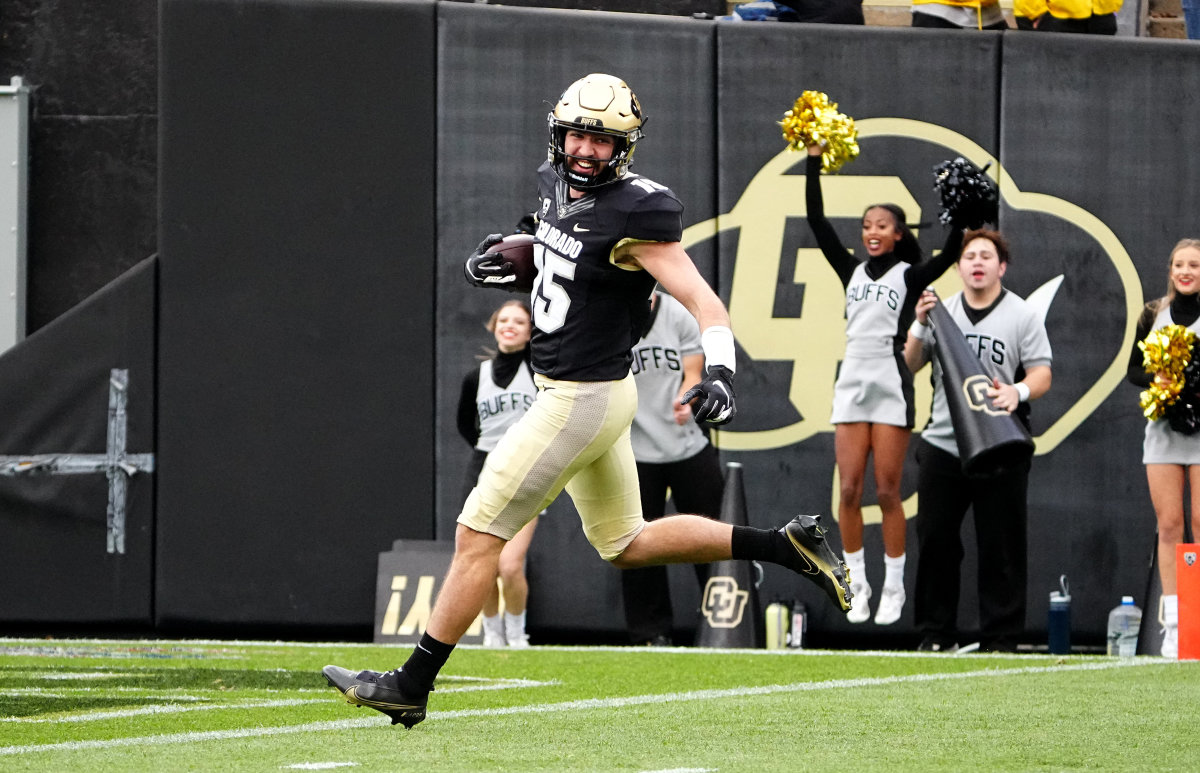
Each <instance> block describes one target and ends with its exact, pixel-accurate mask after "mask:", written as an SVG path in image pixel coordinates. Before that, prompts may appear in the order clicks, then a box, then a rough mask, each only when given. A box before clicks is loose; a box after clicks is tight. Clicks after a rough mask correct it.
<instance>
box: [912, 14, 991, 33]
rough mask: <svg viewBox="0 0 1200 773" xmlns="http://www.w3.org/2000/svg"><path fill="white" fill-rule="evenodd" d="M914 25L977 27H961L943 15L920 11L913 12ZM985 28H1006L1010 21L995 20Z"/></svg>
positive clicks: (950, 27) (940, 27)
mask: <svg viewBox="0 0 1200 773" xmlns="http://www.w3.org/2000/svg"><path fill="white" fill-rule="evenodd" d="M912 26H913V27H925V28H927V29H939V30H973V29H975V27H960V26H958V25H957V24H955V23H954V22H952V21H946V20H945V19H943V18H942V17H941V16H934V15H933V14H928V13H921V12H920V11H916V12H914V13H913V15H912ZM984 29H985V30H1006V29H1008V22H1006V21H998V22H995V23H994V24H989V25H988V26H986V27H984Z"/></svg>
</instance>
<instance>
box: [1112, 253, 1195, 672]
mask: <svg viewBox="0 0 1200 773" xmlns="http://www.w3.org/2000/svg"><path fill="white" fill-rule="evenodd" d="M1198 291H1200V239H1184V240H1182V241H1180V242H1179V243H1178V244H1176V245H1175V248H1174V249H1173V250H1171V257H1170V260H1169V261H1168V262H1167V294H1166V295H1164V296H1163V297H1161V298H1159V299H1157V300H1154V301H1151V302H1150V303H1147V304H1146V308H1145V310H1144V311H1143V312H1142V316H1141V318H1140V319H1139V320H1138V325H1137V335H1136V336H1135V338H1134V341H1135V343H1134V346H1133V352H1132V354H1131V355H1130V358H1129V381H1131V382H1132V383H1134V384H1136V385H1137V386H1139V387H1142V388H1143V389H1145V388H1147V387H1149V386H1150V384H1151V382H1152V380H1155V379H1158V380H1160V383H1163V385H1164V386H1165V380H1166V376H1165V375H1164V374H1157V375H1151V374H1150V373H1147V372H1146V371H1145V368H1144V366H1143V364H1142V363H1143V355H1142V351H1141V349H1139V348H1138V346H1137V342H1138V341H1143V340H1145V339H1146V336H1147V335H1149V334H1150V333H1151V332H1152V331H1154V330H1158V329H1160V328H1162V327H1166V326H1167V325H1182V326H1183V327H1186V328H1188V329H1189V330H1191V331H1192V332H1194V333H1197V334H1200V292H1198ZM1142 463H1143V464H1145V465H1146V481H1147V482H1148V483H1149V486H1150V501H1151V503H1153V505H1154V517H1155V519H1156V520H1157V521H1158V576H1159V580H1161V582H1162V598H1161V600H1160V601H1159V620H1160V622H1161V623H1162V625H1163V640H1162V655H1163V656H1164V657H1169V658H1174V657H1177V656H1178V649H1179V648H1178V626H1179V597H1178V596H1177V595H1176V579H1175V546H1176V545H1178V544H1179V543H1181V542H1183V536H1184V535H1183V526H1184V516H1183V502H1184V489H1188V490H1189V491H1190V494H1191V510H1192V534H1193V536H1194V535H1195V534H1196V533H1197V528H1200V434H1184V433H1182V432H1178V431H1176V430H1174V429H1172V428H1171V426H1170V422H1168V421H1166V420H1165V419H1159V420H1157V421H1148V422H1147V423H1146V436H1145V440H1144V442H1143V445H1142Z"/></svg>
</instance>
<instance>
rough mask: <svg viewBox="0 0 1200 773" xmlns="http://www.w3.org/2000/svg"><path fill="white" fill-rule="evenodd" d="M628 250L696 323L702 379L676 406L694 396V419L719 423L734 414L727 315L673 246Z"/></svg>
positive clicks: (679, 249)
mask: <svg viewBox="0 0 1200 773" xmlns="http://www.w3.org/2000/svg"><path fill="white" fill-rule="evenodd" d="M631 251H632V254H633V256H634V257H635V258H636V259H637V261H638V263H639V264H640V265H641V267H642V268H644V269H645V270H646V271H649V272H650V275H651V276H653V277H654V278H655V279H656V280H658V283H659V284H660V285H662V287H663V289H664V290H666V291H667V292H669V293H670V294H671V295H672V296H674V298H675V300H677V301H679V302H680V303H682V304H683V305H684V307H685V308H686V309H687V310H688V311H690V312H691V313H692V316H694V317H695V318H696V322H698V323H699V325H700V331H701V332H700V343H701V345H702V346H703V347H704V360H705V368H704V378H703V379H701V381H700V383H698V384H696V385H695V386H693V387H692V388H691V389H689V390H688V391H687V393H685V394H684V395H683V397H681V398H680V402H683V403H688V402H691V401H692V400H695V399H697V398H699V400H700V402H699V405H700V407H699V409H698V410H697V412H696V419H697V420H698V421H704V422H708V423H709V424H725V423H726V422H728V421H730V420H731V419H733V417H734V416H735V415H737V405H736V401H735V396H734V392H733V374H734V371H735V370H736V362H735V357H734V346H733V331H732V330H730V329H729V312H728V311H727V310H726V309H725V304H723V303H721V299H720V298H718V297H717V294H716V293H714V292H713V290H712V288H711V287H709V286H708V283H707V282H705V281H704V277H702V276H700V272H699V271H697V270H696V265H695V264H694V263H692V259H691V258H690V257H688V254H687V252H686V251H685V250H684V249H683V246H682V245H680V244H679V242H643V243H640V244H637V245H636V246H635V247H634V248H633V249H632V250H631Z"/></svg>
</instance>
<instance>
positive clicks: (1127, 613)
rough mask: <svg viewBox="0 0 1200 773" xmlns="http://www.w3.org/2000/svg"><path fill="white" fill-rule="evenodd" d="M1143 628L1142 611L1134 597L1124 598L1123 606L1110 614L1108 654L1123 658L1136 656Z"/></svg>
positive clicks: (1122, 598)
mask: <svg viewBox="0 0 1200 773" xmlns="http://www.w3.org/2000/svg"><path fill="white" fill-rule="evenodd" d="M1141 626H1142V610H1140V609H1138V608H1137V605H1136V604H1134V603H1133V596H1122V597H1121V605H1120V606H1118V607H1114V608H1113V611H1111V612H1109V613H1108V654H1109V655H1119V656H1120V657H1123V658H1131V657H1133V656H1134V655H1136V654H1137V642H1138V629H1139V628H1141Z"/></svg>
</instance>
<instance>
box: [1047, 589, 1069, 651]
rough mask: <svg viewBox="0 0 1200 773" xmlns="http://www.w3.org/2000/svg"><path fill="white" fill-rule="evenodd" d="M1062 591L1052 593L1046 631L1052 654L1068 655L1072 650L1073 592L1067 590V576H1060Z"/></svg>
mask: <svg viewBox="0 0 1200 773" xmlns="http://www.w3.org/2000/svg"><path fill="white" fill-rule="evenodd" d="M1058 584H1059V587H1060V588H1062V590H1061V591H1054V592H1053V593H1051V594H1050V613H1049V615H1048V617H1047V619H1046V633H1047V636H1048V638H1049V643H1050V654H1052V655H1066V654H1067V653H1069V652H1070V651H1071V594H1070V592H1069V591H1068V590H1067V576H1066V575H1065V574H1064V575H1061V576H1059V578H1058Z"/></svg>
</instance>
